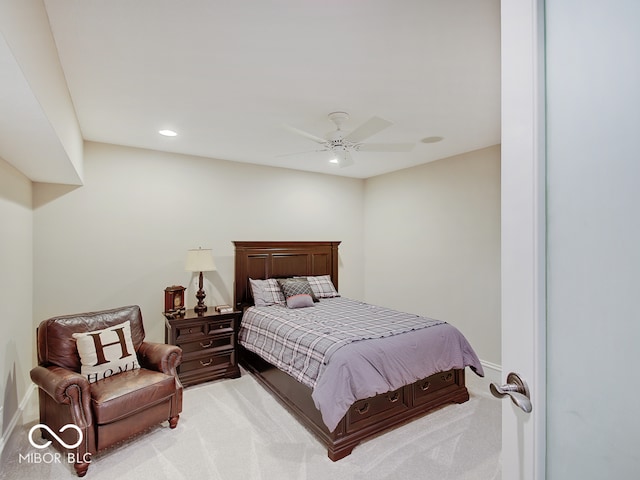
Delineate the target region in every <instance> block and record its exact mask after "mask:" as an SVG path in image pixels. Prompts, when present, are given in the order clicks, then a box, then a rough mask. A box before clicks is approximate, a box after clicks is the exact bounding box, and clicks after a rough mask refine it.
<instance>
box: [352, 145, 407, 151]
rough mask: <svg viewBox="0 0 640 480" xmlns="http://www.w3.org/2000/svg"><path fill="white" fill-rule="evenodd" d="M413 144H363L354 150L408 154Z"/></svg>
mask: <svg viewBox="0 0 640 480" xmlns="http://www.w3.org/2000/svg"><path fill="white" fill-rule="evenodd" d="M413 147H415V143H363V144H361V145H358V146H357V147H356V148H357V150H358V151H360V152H410V151H411V150H413Z"/></svg>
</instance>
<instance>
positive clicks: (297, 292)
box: [278, 278, 318, 308]
mask: <svg viewBox="0 0 640 480" xmlns="http://www.w3.org/2000/svg"><path fill="white" fill-rule="evenodd" d="M278 283H279V284H280V287H281V288H282V292H283V293H284V297H285V298H286V299H287V300H286V301H287V307H289V308H301V307H312V306H313V302H314V301H315V302H317V301H318V299H317V298H316V297H315V295H314V294H313V290H311V285H309V282H308V281H307V279H306V278H279V279H278Z"/></svg>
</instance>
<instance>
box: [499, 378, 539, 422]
mask: <svg viewBox="0 0 640 480" xmlns="http://www.w3.org/2000/svg"><path fill="white" fill-rule="evenodd" d="M489 390H491V393H492V394H493V396H494V397H496V398H502V397H504V396H506V395H509V396H510V397H511V401H512V402H513V403H514V404H515V405H516V406H518V407H519V408H521V409H522V410H523V411H524V412H525V413H531V410H533V406H532V405H531V397H530V396H529V387H527V383H526V382H525V381H524V380H522V379H521V378H520V376H519V375H518V374H517V373H513V372H512V373H510V374H509V375H507V383H506V384H504V385H501V386H498V385H496V384H495V383H491V384H490V385H489Z"/></svg>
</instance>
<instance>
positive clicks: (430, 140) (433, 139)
mask: <svg viewBox="0 0 640 480" xmlns="http://www.w3.org/2000/svg"><path fill="white" fill-rule="evenodd" d="M443 139H444V137H424V138H423V139H422V140H420V141H421V142H422V143H438V142H441V141H442V140H443Z"/></svg>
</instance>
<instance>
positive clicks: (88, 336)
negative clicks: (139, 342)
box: [73, 320, 140, 383]
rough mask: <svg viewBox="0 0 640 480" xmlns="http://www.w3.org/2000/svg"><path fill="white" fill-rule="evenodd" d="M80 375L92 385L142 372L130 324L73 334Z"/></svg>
mask: <svg viewBox="0 0 640 480" xmlns="http://www.w3.org/2000/svg"><path fill="white" fill-rule="evenodd" d="M73 338H75V339H76V345H77V348H78V354H79V355H80V363H81V366H80V373H82V375H85V376H86V377H87V380H89V383H95V382H97V381H98V380H102V379H104V378H107V377H110V376H112V375H117V374H118V373H122V372H126V371H130V370H134V369H136V368H140V364H139V363H138V357H137V356H136V351H135V349H134V348H133V340H132V339H131V323H130V322H129V320H127V321H126V322H124V323H120V324H118V325H113V326H112V327H108V328H104V329H102V330H95V331H93V332H82V333H74V334H73Z"/></svg>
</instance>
